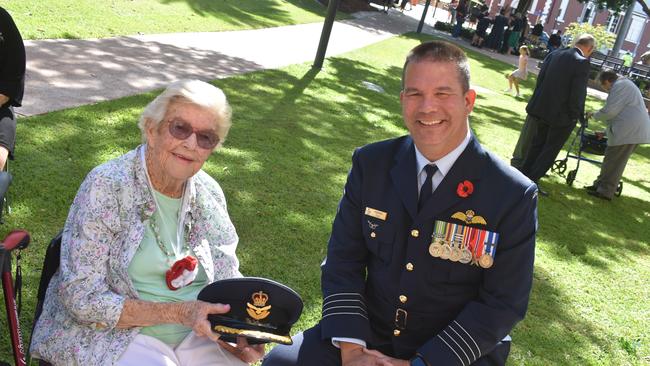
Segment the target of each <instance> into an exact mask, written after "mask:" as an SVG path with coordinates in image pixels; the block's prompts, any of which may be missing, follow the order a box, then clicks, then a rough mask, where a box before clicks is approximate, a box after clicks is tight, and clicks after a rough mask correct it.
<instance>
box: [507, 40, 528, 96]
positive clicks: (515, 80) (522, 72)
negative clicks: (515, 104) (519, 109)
mask: <svg viewBox="0 0 650 366" xmlns="http://www.w3.org/2000/svg"><path fill="white" fill-rule="evenodd" d="M506 77H507V78H508V89H506V92H508V93H512V86H513V85H514V86H515V90H516V91H517V92H516V94H515V97H517V98H519V97H520V96H521V94H519V80H526V78H527V77H528V47H527V46H521V47H519V67H518V68H517V69H516V70H515V71H513V72H511V73H510V74H509V75H507V76H506Z"/></svg>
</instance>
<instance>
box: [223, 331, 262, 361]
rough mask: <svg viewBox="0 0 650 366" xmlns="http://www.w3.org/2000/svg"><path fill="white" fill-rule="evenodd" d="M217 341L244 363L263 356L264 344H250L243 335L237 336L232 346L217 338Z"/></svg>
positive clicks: (257, 359)
mask: <svg viewBox="0 0 650 366" xmlns="http://www.w3.org/2000/svg"><path fill="white" fill-rule="evenodd" d="M217 343H219V345H221V347H223V348H224V349H225V350H226V351H228V352H230V353H232V354H233V355H235V356H236V357H237V358H239V359H240V360H242V361H244V362H246V363H249V364H250V363H254V362H257V361H259V360H261V359H262V357H264V345H263V344H256V345H250V344H248V341H247V340H246V338H244V337H237V345H236V346H233V345H232V344H230V343H227V342H224V341H222V340H218V341H217Z"/></svg>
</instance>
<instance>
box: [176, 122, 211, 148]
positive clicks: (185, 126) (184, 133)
mask: <svg viewBox="0 0 650 366" xmlns="http://www.w3.org/2000/svg"><path fill="white" fill-rule="evenodd" d="M169 134H170V135H172V136H173V137H174V138H176V139H179V140H187V139H188V138H189V137H190V136H192V134H196V144H197V145H199V147H200V148H203V149H214V148H215V147H216V146H217V145H218V144H219V136H217V133H216V132H214V131H213V130H195V129H194V128H193V127H192V125H191V124H189V123H188V122H185V121H182V120H171V121H169Z"/></svg>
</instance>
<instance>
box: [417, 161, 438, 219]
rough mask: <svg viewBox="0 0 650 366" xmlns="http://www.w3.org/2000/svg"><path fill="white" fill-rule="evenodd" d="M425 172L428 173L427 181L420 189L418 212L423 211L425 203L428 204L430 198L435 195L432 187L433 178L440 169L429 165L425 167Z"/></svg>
mask: <svg viewBox="0 0 650 366" xmlns="http://www.w3.org/2000/svg"><path fill="white" fill-rule="evenodd" d="M424 171H425V172H427V179H425V180H424V184H423V185H422V187H420V198H419V199H418V211H420V210H421V209H422V207H423V206H424V203H425V202H427V200H428V199H429V197H431V195H433V186H432V185H431V178H433V175H434V174H436V171H438V167H437V166H435V165H434V164H428V165H425V166H424Z"/></svg>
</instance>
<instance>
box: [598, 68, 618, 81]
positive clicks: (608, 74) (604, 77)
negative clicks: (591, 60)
mask: <svg viewBox="0 0 650 366" xmlns="http://www.w3.org/2000/svg"><path fill="white" fill-rule="evenodd" d="M616 79H618V74H617V73H615V72H614V71H610V70H607V71H603V72H601V73H600V75H598V81H600V83H601V84H602V83H604V82H605V81H609V82H610V83H613V82H614V81H615V80H616Z"/></svg>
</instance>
